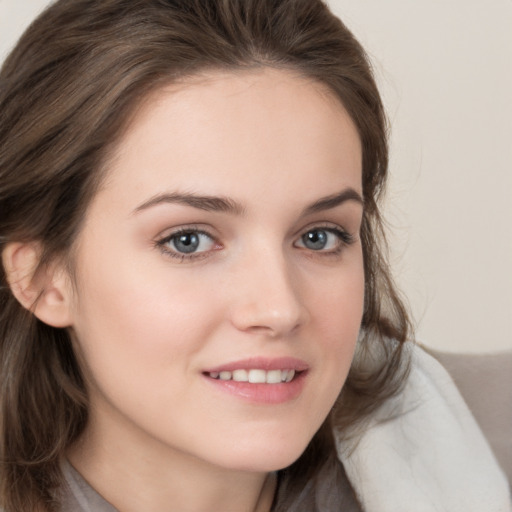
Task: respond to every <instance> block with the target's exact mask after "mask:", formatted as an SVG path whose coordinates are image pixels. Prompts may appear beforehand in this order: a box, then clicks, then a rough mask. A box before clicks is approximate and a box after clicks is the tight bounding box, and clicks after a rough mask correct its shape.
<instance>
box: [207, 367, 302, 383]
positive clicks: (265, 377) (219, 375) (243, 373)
mask: <svg viewBox="0 0 512 512" xmlns="http://www.w3.org/2000/svg"><path fill="white" fill-rule="evenodd" d="M208 375H209V376H210V377H212V378H213V379H220V380H234V381H237V382H251V383H253V384H277V383H279V382H290V381H291V380H292V379H293V377H294V376H295V370H269V371H265V370H234V371H232V372H227V371H222V372H210V373H209V374H208Z"/></svg>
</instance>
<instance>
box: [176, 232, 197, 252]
mask: <svg viewBox="0 0 512 512" xmlns="http://www.w3.org/2000/svg"><path fill="white" fill-rule="evenodd" d="M173 244H174V247H175V248H176V250H177V251H179V252H183V253H191V252H194V251H195V250H197V248H198V247H199V236H198V235H197V234H196V233H182V234H181V235H177V236H176V237H175V238H174V240H173Z"/></svg>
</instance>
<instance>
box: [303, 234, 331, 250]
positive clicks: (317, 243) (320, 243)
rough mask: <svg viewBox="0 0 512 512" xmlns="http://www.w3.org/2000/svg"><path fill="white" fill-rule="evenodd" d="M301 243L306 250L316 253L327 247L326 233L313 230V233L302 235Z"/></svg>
mask: <svg viewBox="0 0 512 512" xmlns="http://www.w3.org/2000/svg"><path fill="white" fill-rule="evenodd" d="M302 241H303V242H304V245H305V246H306V247H307V248H308V249H313V250H315V251H318V250H320V249H323V248H324V247H325V246H326V245H327V233H326V232H325V231H321V230H318V229H315V230H314V231H309V232H308V233H306V234H305V235H303V236H302Z"/></svg>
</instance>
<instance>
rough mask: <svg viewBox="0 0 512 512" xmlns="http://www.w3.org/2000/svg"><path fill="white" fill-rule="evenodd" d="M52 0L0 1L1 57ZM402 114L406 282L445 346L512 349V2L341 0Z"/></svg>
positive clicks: (400, 187)
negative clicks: (36, 14) (47, 1)
mask: <svg viewBox="0 0 512 512" xmlns="http://www.w3.org/2000/svg"><path fill="white" fill-rule="evenodd" d="M45 3H46V2H45V0H0V58H2V57H3V56H4V55H5V54H6V52H7V49H8V48H9V47H10V46H11V45H12V44H13V43H14V41H15V39H16V38H17V37H18V35H19V34H20V33H21V30H22V29H23V28H24V27H25V26H26V25H27V24H28V23H29V21H30V20H31V19H32V18H33V16H34V15H35V13H37V12H38V11H39V10H40V9H41V8H42V7H43V6H44V4H45ZM330 4H331V6H332V8H333V9H334V10H335V12H336V13H337V14H338V15H340V17H342V19H343V20H344V21H345V22H346V24H347V25H348V26H349V27H350V28H351V29H352V30H353V32H354V33H355V34H356V36H357V37H359V38H360V40H361V41H362V42H363V44H364V45H365V46H366V47H367V49H368V51H369V53H370V54H371V56H372V58H373V59H374V62H375V67H376V73H377V76H378V80H379V82H380V86H381V89H382V92H383V96H384V99H385V103H386V105H387V108H388V111H389V116H390V119H391V123H392V129H393V133H392V141H391V142H392V144H391V150H392V160H391V171H392V181H391V188H390V192H389V194H388V202H387V208H386V213H387V218H388V220H389V223H390V225H391V227H392V229H393V236H392V237H391V242H392V248H393V255H394V256H393V263H394V266H395V269H396V273H397V280H398V282H399V284H400V286H401V288H402V289H403V290H404V292H405V294H406V295H407V297H408V298H409V301H410V303H411V307H412V310H413V312H414V316H415V318H416V320H417V321H418V338H419V339H420V341H422V342H424V343H425V344H427V345H430V346H432V347H434V348H439V349H444V350H451V351H488V350H498V349H502V348H509V349H511V348H512V99H511V96H512V92H511V91H512V31H511V30H510V27H512V2H511V1H510V0H492V1H490V2H482V1H480V0H446V1H441V0H415V1H412V0H386V1H385V2H383V1H382V0H330Z"/></svg>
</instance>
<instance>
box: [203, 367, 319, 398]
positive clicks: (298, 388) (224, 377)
mask: <svg viewBox="0 0 512 512" xmlns="http://www.w3.org/2000/svg"><path fill="white" fill-rule="evenodd" d="M309 370H310V368H309V365H308V364H307V363H306V362H305V361H301V360H299V359H295V358H290V357H282V358H277V359H268V358H250V359H246V360H243V361H238V362H232V363H228V364H225V365H222V366H218V367H216V368H209V369H207V370H205V371H203V372H202V374H203V377H204V378H205V379H206V381H207V382H209V383H210V384H211V385H212V386H213V388H214V389H216V390H218V391H221V392H223V393H228V394H230V395H232V396H235V397H237V398H240V399H242V400H244V401H246V402H250V403H255V404H268V405H270V404H282V403H285V402H290V401H293V400H295V399H296V398H298V397H299V396H300V395H301V393H302V390H303V388H304V386H305V382H306V380H307V375H308V373H309Z"/></svg>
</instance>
